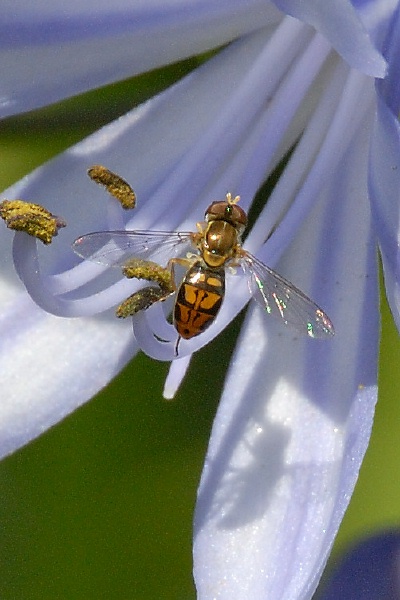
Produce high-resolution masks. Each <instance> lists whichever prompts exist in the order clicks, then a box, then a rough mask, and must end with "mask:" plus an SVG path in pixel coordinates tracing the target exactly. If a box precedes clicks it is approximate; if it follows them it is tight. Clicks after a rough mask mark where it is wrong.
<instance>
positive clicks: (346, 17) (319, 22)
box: [274, 0, 386, 77]
mask: <svg viewBox="0 0 400 600" xmlns="http://www.w3.org/2000/svg"><path fill="white" fill-rule="evenodd" d="M274 2H275V4H276V5H277V7H278V8H280V9H281V10H282V11H283V12H285V13H287V14H288V15H292V16H293V17H296V18H297V19H300V20H302V21H304V22H305V23H309V24H310V25H312V26H313V27H315V29H316V30H317V31H319V33H321V34H322V35H324V36H325V37H326V38H327V39H328V40H329V42H330V43H331V44H332V46H333V47H334V48H335V50H336V51H337V52H339V54H340V55H341V56H342V57H343V58H344V60H346V61H347V62H348V64H349V65H350V66H352V67H354V68H356V69H359V70H360V71H362V72H363V73H365V74H367V75H373V76H375V77H384V75H385V73H386V63H385V60H384V58H383V56H382V55H381V54H380V52H378V50H377V49H376V48H375V47H374V45H373V43H372V41H371V38H370V35H369V33H368V31H367V30H366V29H365V27H364V25H363V23H362V21H361V20H360V18H359V15H358V14H357V12H356V10H355V9H354V7H353V5H352V3H351V2H350V0H329V2H326V1H324V0H322V1H321V0H303V1H302V2H298V1H297V0H274Z"/></svg>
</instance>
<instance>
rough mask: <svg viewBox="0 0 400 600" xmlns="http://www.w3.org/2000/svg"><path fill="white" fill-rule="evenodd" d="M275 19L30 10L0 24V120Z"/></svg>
mask: <svg viewBox="0 0 400 600" xmlns="http://www.w3.org/2000/svg"><path fill="white" fill-rule="evenodd" d="M279 19H281V15H280V14H279V12H278V11H277V10H276V8H275V7H274V6H273V5H271V4H270V3H267V2H265V1H264V0H250V2H249V1H248V0H246V1H245V0H230V1H229V2H227V1H226V0H207V1H206V2H198V1H197V0H190V1H187V0H175V1H174V2H163V1H161V0H141V1H135V2H133V3H132V2H129V1H127V0H118V2H113V3H112V4H110V3H100V4H99V3H98V2H89V3H87V2H86V3H82V2H80V3H79V2H74V3H72V4H69V5H68V7H67V6H66V5H65V3H62V2H61V1H60V0H56V1H54V2H51V3H46V2H41V3H39V5H38V3H35V5H34V6H33V5H32V4H31V3H29V2H27V1H26V0H19V1H18V0H17V1H16V2H13V3H12V5H11V4H10V8H9V9H7V7H6V8H5V10H3V11H2V18H1V23H0V40H1V42H0V63H1V66H2V67H1V81H0V116H7V115H11V114H15V113H18V112H23V111H27V110H31V109H33V108H38V107H40V106H44V105H46V104H50V103H52V102H56V101H58V100H60V99H62V98H65V97H68V96H72V95H75V94H79V93H82V92H84V91H86V90H88V89H91V88H96V87H99V86H102V85H105V84H107V83H111V82H114V81H118V80H122V79H126V78H127V77H130V76H132V75H135V74H137V73H142V72H145V71H147V70H150V69H153V68H155V67H158V66H161V65H165V64H168V63H172V62H175V61H178V60H181V59H183V58H186V57H189V56H192V55H196V54H199V53H201V52H205V51H207V50H210V49H212V48H215V47H218V46H222V45H223V44H226V43H227V42H229V41H231V40H233V39H235V38H237V37H239V36H240V35H244V34H246V33H248V32H251V31H254V30H255V29H258V28H259V27H262V26H264V25H268V24H271V25H272V24H275V23H276V22H277V21H278V20H279Z"/></svg>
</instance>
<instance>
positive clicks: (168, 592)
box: [0, 60, 400, 600]
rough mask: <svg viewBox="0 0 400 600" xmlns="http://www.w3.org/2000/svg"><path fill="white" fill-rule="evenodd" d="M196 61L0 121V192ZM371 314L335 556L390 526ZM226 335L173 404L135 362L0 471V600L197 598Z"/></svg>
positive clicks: (385, 373)
mask: <svg viewBox="0 0 400 600" xmlns="http://www.w3.org/2000/svg"><path fill="white" fill-rule="evenodd" d="M196 64H197V61H196V60H191V61H185V62H183V63H180V64H178V65H173V66H171V67H168V68H167V69H162V70H158V71H155V72H153V73H150V74H148V75H144V76H140V77H137V78H135V79H132V80H129V81H126V82H123V83H120V84H117V85H113V86H109V87H108V88H106V89H103V90H98V91H95V92H90V93H88V94H86V95H84V96H82V97H80V98H79V99H71V100H68V101H65V102H63V103H61V104H59V105H56V106H53V107H51V108H49V109H46V110H40V111H36V112H35V113H33V114H30V115H26V116H24V117H19V118H15V119H9V120H7V121H6V122H5V123H2V124H1V129H0V142H1V161H0V189H4V188H6V187H7V186H8V185H11V184H12V183H13V182H14V181H16V180H18V179H19V178H20V177H22V176H23V175H25V174H26V173H28V172H29V171H30V170H31V169H33V168H34V167H36V166H38V165H40V164H41V163H42V162H43V161H45V160H46V159H48V158H50V157H51V156H53V155H54V154H56V153H58V152H60V151H62V150H63V149H64V148H67V147H68V146H70V145H71V144H73V143H75V142H77V141H79V140H80V139H81V138H82V137H84V136H85V135H87V134H88V133H90V132H92V131H95V130H96V129H98V128H99V127H100V126H101V125H102V124H104V123H106V122H108V121H110V120H112V119H113V118H116V117H117V116H119V115H120V114H123V113H124V112H125V111H126V110H129V109H130V108H131V107H132V106H133V105H135V104H137V103H139V102H141V101H143V100H144V99H145V98H146V97H148V96H150V95H152V94H153V93H155V92H157V91H159V90H160V89H162V88H163V87H165V86H167V85H169V84H170V83H171V82H173V81H174V80H176V79H177V78H179V77H181V76H182V75H184V74H185V73H187V72H188V71H189V70H191V69H192V68H193V67H194V66H196ZM382 310H383V316H382V323H383V335H382V346H381V359H380V399H379V403H378V409H377V413H376V420H375V425H374V431H373V435H372V441H371V444H370V447H369V450H368V453H367V456H366V459H365V461H364V464H363V468H362V471H361V475H360V479H359V482H358V485H357V488H356V492H355V494H354V496H353V498H352V501H351V504H350V508H349V510H348V512H347V514H346V517H345V519H344V522H343V525H342V528H341V530H340V533H339V536H338V538H337V543H336V546H335V550H334V553H333V560H335V558H336V557H338V556H340V554H341V552H342V551H344V550H345V549H346V548H347V547H348V546H349V544H350V543H352V542H353V541H355V540H356V539H358V538H359V537H360V536H364V535H366V534H367V533H369V532H371V531H375V530H376V529H378V528H381V527H388V526H395V527H398V526H399V525H400V478H399V476H398V473H399V467H398V464H399V457H400V445H399V433H400V403H399V401H398V397H399V391H400V379H399V371H400V370H399V365H400V344H399V339H398V334H397V331H396V330H395V328H394V325H393V323H392V319H391V316H390V313H389V311H388V309H387V306H386V304H385V302H384V301H382ZM238 328H239V323H238V322H235V323H234V324H233V325H232V327H231V328H230V329H228V330H227V331H225V332H224V333H222V334H221V335H220V336H219V337H218V338H217V339H216V340H215V341H214V342H213V343H212V344H210V345H209V346H207V347H206V348H204V349H203V350H202V351H201V352H199V353H198V354H197V355H196V356H195V357H194V360H193V362H192V365H191V369H190V373H189V375H188V377H187V378H186V380H185V382H184V384H183V386H182V389H181V390H180V391H179V393H178V395H177V397H176V399H175V400H174V401H165V400H163V399H162V397H161V392H162V387H163V381H164V378H165V375H166V373H167V365H165V364H163V363H157V362H155V361H151V360H150V359H148V358H147V357H145V356H143V355H140V356H139V357H137V358H136V359H135V360H133V361H132V362H131V363H130V364H129V365H128V366H127V367H126V368H125V369H124V371H123V372H122V373H121V374H120V376H119V377H118V378H117V379H116V380H114V381H113V382H112V383H111V384H110V385H109V387H108V388H107V389H106V390H104V391H103V392H102V393H101V394H99V395H98V396H97V397H96V398H94V399H93V400H92V401H91V402H89V403H87V404H86V405H85V406H83V407H82V408H81V409H79V410H77V411H76V412H75V413H74V414H72V415H70V416H69V417H68V418H67V419H65V420H64V421H63V422H62V423H60V424H59V425H57V426H56V427H54V428H53V429H52V430H51V431H48V432H47V433H45V434H44V435H43V436H41V437H40V439H38V440H35V441H34V442H33V443H31V444H30V445H29V446H27V447H25V448H23V449H21V450H20V451H18V452H16V453H15V454H14V455H13V456H11V457H9V458H7V459H6V460H4V461H2V462H1V463H0V482H1V500H0V531H1V533H0V554H1V561H0V600H20V599H21V600H25V599H27V600H31V599H32V600H36V599H39V598H40V599H42V600H46V599H48V598H49V599H50V598H52V599H53V598H60V599H64V598H65V599H72V598H73V599H77V600H79V599H92V598H93V599H94V598H108V599H110V600H113V599H125V598H126V599H131V598H132V599H135V600H146V599H152V600H154V598H162V599H165V600H172V599H173V600H180V599H182V600H183V599H185V600H190V599H193V598H195V591H194V587H193V583H192V575H191V571H192V557H191V537H192V516H193V508H194V504H195V498H196V489H197V485H198V482H199V478H200V474H201V470H202V464H203V460H204V454H205V451H206V448H207V441H208V436H209V432H210V428H211V425H212V420H213V415H214V414H215V411H216V408H217V403H218V399H219V396H220V391H221V388H222V383H223V378H224V373H225V368H224V365H227V364H228V363H229V357H230V353H231V349H232V348H233V346H234V343H235V338H236V336H237V332H238ZM215 357H218V358H217V361H216V359H215ZM215 364H218V365H219V366H218V368H216V369H215V373H214V374H213V377H212V383H210V370H211V369H212V366H213V365H215ZM221 365H222V368H221Z"/></svg>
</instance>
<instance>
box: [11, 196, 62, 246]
mask: <svg viewBox="0 0 400 600" xmlns="http://www.w3.org/2000/svg"><path fill="white" fill-rule="evenodd" d="M0 217H1V218H2V219H3V220H4V221H5V223H6V225H7V227H8V228H9V229H14V230H15V231H24V232H25V233H27V234H28V235H31V236H33V237H35V238H37V239H39V240H41V241H42V242H43V243H44V244H50V243H51V241H52V239H53V237H54V236H56V235H57V234H58V230H59V229H60V228H61V227H65V226H66V222H65V221H64V219H62V218H60V217H57V216H56V215H53V214H52V213H51V212H50V211H48V210H47V209H46V208H44V207H43V206H41V205H40V204H33V203H32V202H25V201H24V200H3V202H1V203H0Z"/></svg>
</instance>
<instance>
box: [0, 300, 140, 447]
mask: <svg viewBox="0 0 400 600" xmlns="http://www.w3.org/2000/svg"><path fill="white" fill-rule="evenodd" d="M1 332H2V333H1V357H2V358H1V366H0V377H1V381H2V382H3V385H2V401H1V405H0V456H1V457H3V456H5V455H7V454H9V453H10V452H12V451H13V450H15V449H16V448H19V447H21V446H23V445H24V444H26V443H27V442H29V441H30V440H31V439H33V438H34V437H37V436H38V435H40V434H41V433H43V432H44V431H46V429H48V428H49V427H51V426H52V425H54V424H55V423H57V422H58V421H60V420H61V419H63V418H64V417H65V416H66V415H67V414H69V413H70V412H72V411H73V410H74V409H76V408H77V407H78V406H80V405H81V404H82V402H84V401H85V400H88V399H90V398H92V397H93V396H94V395H95V394H96V393H97V392H98V391H99V390H100V389H101V388H102V387H104V386H105V385H106V384H107V383H108V382H109V381H110V380H111V379H112V378H113V377H115V375H116V374H117V373H118V372H119V371H120V369H121V368H122V367H123V366H124V365H125V364H126V362H127V361H128V360H129V359H130V358H131V357H132V356H133V354H134V351H135V347H134V338H133V336H132V331H131V328H130V327H126V326H125V327H124V326H123V324H121V323H114V322H107V321H105V320H104V321H103V322H101V323H99V321H97V320H95V319H85V320H84V319H60V318H58V317H53V316H52V315H49V314H48V313H45V312H44V311H43V310H41V309H40V308H38V307H37V306H36V305H35V304H34V303H33V302H32V300H31V299H30V298H29V297H27V296H26V295H25V296H24V295H22V294H21V295H20V296H19V297H17V299H15V300H14V301H13V302H12V303H10V304H9V305H8V307H3V308H2V315H1Z"/></svg>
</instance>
